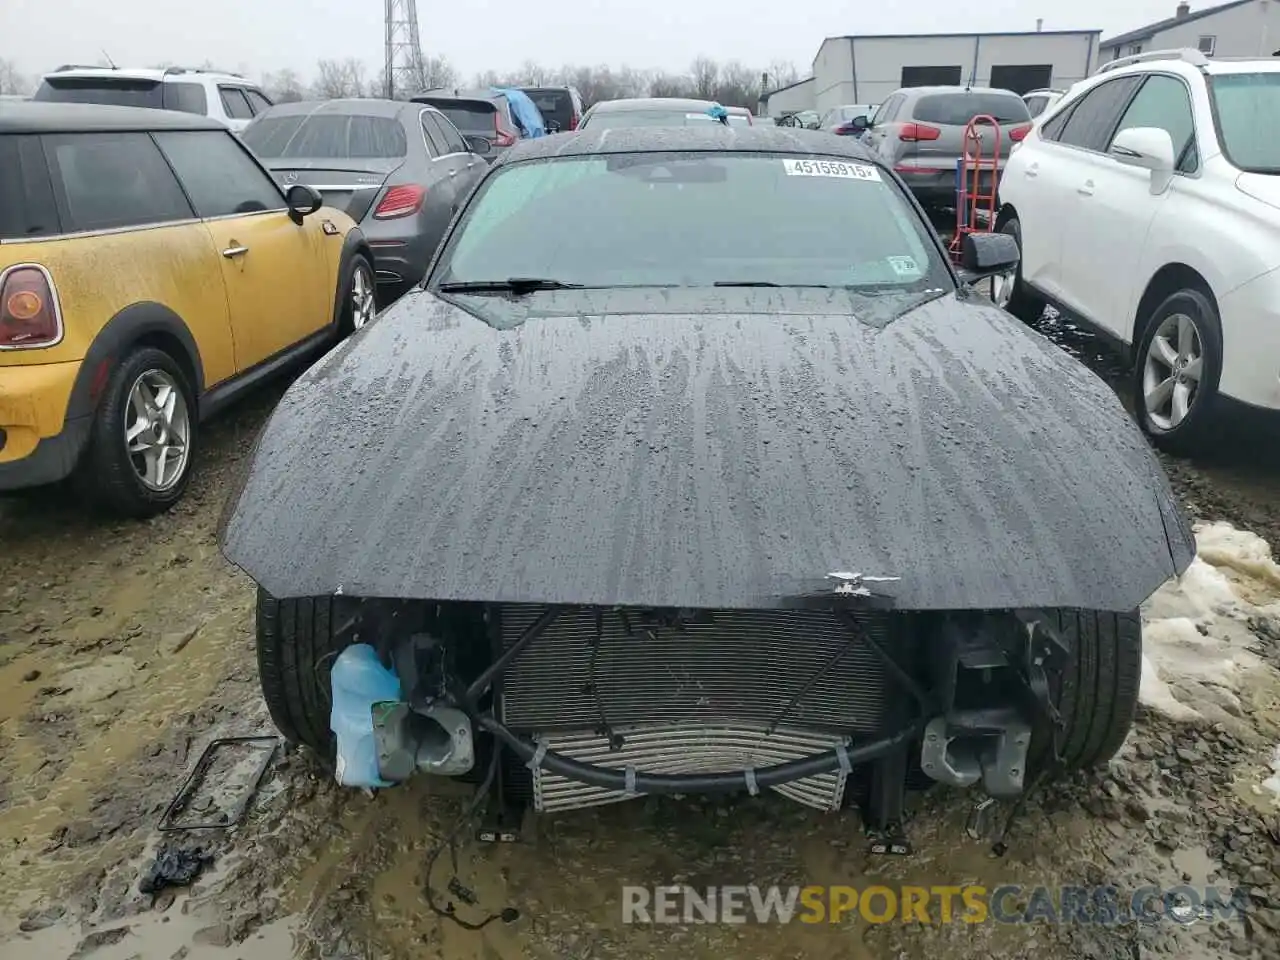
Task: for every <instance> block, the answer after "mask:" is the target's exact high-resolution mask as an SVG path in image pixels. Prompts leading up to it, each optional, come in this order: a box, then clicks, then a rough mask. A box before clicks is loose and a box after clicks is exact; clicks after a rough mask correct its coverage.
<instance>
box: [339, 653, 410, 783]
mask: <svg viewBox="0 0 1280 960" xmlns="http://www.w3.org/2000/svg"><path fill="white" fill-rule="evenodd" d="M330 679H331V682H332V688H333V709H332V710H331V711H330V714H329V728H330V729H331V730H333V732H334V734H335V735H336V736H337V738H338V756H337V761H336V763H335V769H334V776H335V778H336V779H337V781H338V782H339V783H340V784H342V785H343V786H347V787H389V786H391V784H390V783H387V782H385V781H384V780H382V778H380V777H379V776H378V748H377V744H376V742H375V740H374V734H373V705H374V704H375V703H380V702H382V701H385V700H393V701H395V700H399V699H400V680H399V678H398V677H397V676H396V675H395V673H394V672H392V671H391V670H388V669H387V668H386V667H384V666H383V665H382V661H381V660H379V659H378V652H377V651H376V650H374V649H373V647H371V646H369V645H368V644H367V643H356V644H352V645H351V646H349V647H347V649H345V650H343V651H342V653H340V654H338V658H337V659H336V660H335V661H334V662H333V669H332V671H330Z"/></svg>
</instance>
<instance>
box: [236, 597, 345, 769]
mask: <svg viewBox="0 0 1280 960" xmlns="http://www.w3.org/2000/svg"><path fill="white" fill-rule="evenodd" d="M335 602H336V601H335V599H334V598H333V597H300V598H296V599H288V600H277V599H276V598H275V597H273V596H271V595H270V594H269V593H267V592H266V591H265V590H263V589H261V588H259V589H258V611H257V646H258V677H259V680H260V682H261V684H262V697H263V699H264V700H265V701H266V704H267V710H268V712H269V713H270V714H271V719H272V721H273V722H274V723H275V725H276V728H277V729H278V730H279V731H280V733H281V734H282V735H283V736H284V738H285V739H286V740H288V741H290V742H292V743H300V744H303V745H305V746H308V747H310V748H311V749H312V750H314V751H315V752H316V753H318V754H319V755H320V756H321V758H323V759H325V760H331V759H332V758H333V755H334V749H335V743H334V738H333V733H332V732H331V731H330V729H329V708H330V703H329V695H328V690H329V671H330V668H331V666H332V663H333V659H334V656H335V655H336V654H337V653H338V652H339V651H341V650H342V649H343V648H344V647H346V646H347V645H348V642H347V641H345V640H335V639H334V636H333V625H334V616H333V614H334V606H335Z"/></svg>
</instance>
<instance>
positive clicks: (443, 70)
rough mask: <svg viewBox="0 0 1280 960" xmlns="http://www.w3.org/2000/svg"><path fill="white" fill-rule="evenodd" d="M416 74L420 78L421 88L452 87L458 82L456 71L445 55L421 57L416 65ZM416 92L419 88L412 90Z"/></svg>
mask: <svg viewBox="0 0 1280 960" xmlns="http://www.w3.org/2000/svg"><path fill="white" fill-rule="evenodd" d="M418 76H419V77H420V78H421V82H422V86H421V88H420V89H421V90H434V89H436V88H437V87H452V86H456V85H457V83H458V71H457V70H455V69H454V67H453V64H451V63H450V62H449V61H448V60H447V59H446V58H445V57H428V56H424V57H423V58H422V63H420V64H419V65H418ZM412 92H413V93H418V92H419V90H414V91H412Z"/></svg>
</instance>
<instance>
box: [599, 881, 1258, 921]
mask: <svg viewBox="0 0 1280 960" xmlns="http://www.w3.org/2000/svg"><path fill="white" fill-rule="evenodd" d="M1246 896H1247V891H1244V890H1241V889H1238V888H1237V889H1234V890H1229V891H1223V890H1219V889H1218V888H1216V887H1189V886H1180V887H1171V888H1168V889H1164V888H1161V887H1140V888H1138V889H1136V890H1134V891H1132V892H1131V893H1122V892H1121V891H1120V889H1119V888H1117V887H1111V886H1099V887H1073V886H1063V887H1047V886H1037V887H1028V886H1019V885H1016V884H1006V885H1003V886H999V887H995V888H990V889H989V888H987V887H983V886H977V885H955V886H930V887H924V886H901V887H888V886H867V887H862V888H859V887H853V886H829V887H827V886H807V887H798V886H794V887H776V886H775V887H762V886H756V885H743V886H720V887H706V888H702V889H695V888H693V887H688V886H679V885H677V886H662V887H640V886H625V887H623V888H622V921H623V922H624V923H749V922H755V923H761V924H764V923H793V922H799V923H848V922H856V921H859V920H860V921H863V922H866V923H895V922H896V923H923V924H947V923H970V924H973V923H992V922H994V923H1036V922H1040V923H1051V924H1067V923H1071V924H1119V923H1133V922H1139V923H1156V922H1159V921H1161V920H1163V921H1166V922H1169V921H1172V922H1176V923H1182V924H1191V923H1195V922H1196V921H1198V920H1205V919H1207V920H1209V921H1213V920H1216V919H1222V920H1229V919H1232V918H1234V917H1236V916H1238V915H1239V914H1240V912H1241V911H1242V909H1243V908H1244V905H1245V903H1246V899H1245V898H1246Z"/></svg>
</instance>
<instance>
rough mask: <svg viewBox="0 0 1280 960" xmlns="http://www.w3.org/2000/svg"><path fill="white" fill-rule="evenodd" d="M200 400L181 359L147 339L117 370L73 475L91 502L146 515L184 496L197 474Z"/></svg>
mask: <svg viewBox="0 0 1280 960" xmlns="http://www.w3.org/2000/svg"><path fill="white" fill-rule="evenodd" d="M196 430H197V408H196V401H195V396H194V394H193V391H192V389H191V385H190V384H189V383H188V381H187V375H186V374H185V373H184V372H183V370H182V367H181V366H179V365H178V362H177V361H176V360H174V359H173V357H171V356H169V354H167V353H165V352H164V351H163V350H158V349H156V348H154V347H144V348H142V349H141V350H138V351H136V352H135V353H133V354H131V355H130V356H129V357H127V358H126V359H125V361H124V362H123V363H121V364H120V365H119V366H118V367H116V369H115V370H114V371H113V372H112V374H111V377H110V378H109V379H108V381H107V386H106V388H105V390H104V391H103V396H102V401H101V403H99V404H98V409H97V412H96V413H95V414H94V417H93V426H92V428H91V430H90V433H89V442H88V447H87V448H86V450H85V452H84V456H83V457H82V458H81V461H80V463H79V465H78V466H77V468H76V474H75V477H74V481H75V483H76V485H77V486H78V487H79V489H80V491H81V493H82V494H83V495H84V496H85V497H86V498H87V499H88V500H90V502H92V503H95V504H97V505H98V506H99V507H100V508H102V509H104V510H106V511H108V512H110V513H114V514H117V515H119V516H124V517H131V518H135V519H146V518H148V517H153V516H156V515H158V514H161V513H164V512H165V511H166V510H168V509H169V508H170V507H172V506H173V505H174V504H175V503H177V502H178V501H179V500H180V499H182V495H183V493H184V492H185V491H186V489H187V483H188V481H189V480H190V478H191V464H192V462H193V458H194V453H195V446H196Z"/></svg>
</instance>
